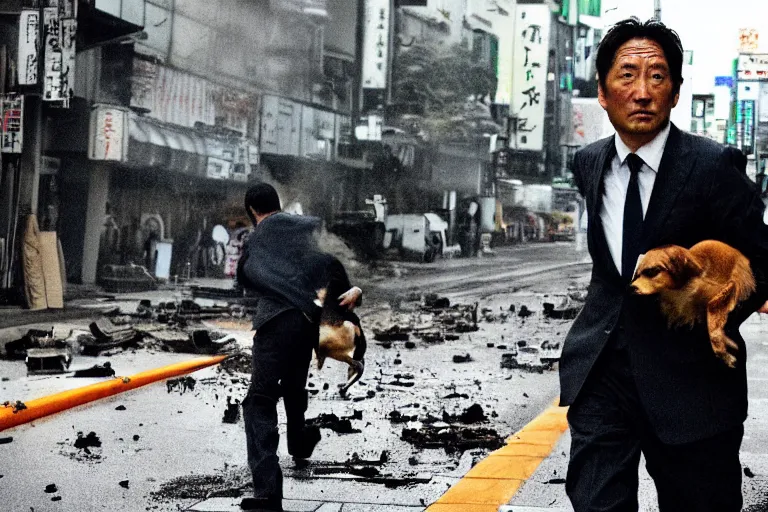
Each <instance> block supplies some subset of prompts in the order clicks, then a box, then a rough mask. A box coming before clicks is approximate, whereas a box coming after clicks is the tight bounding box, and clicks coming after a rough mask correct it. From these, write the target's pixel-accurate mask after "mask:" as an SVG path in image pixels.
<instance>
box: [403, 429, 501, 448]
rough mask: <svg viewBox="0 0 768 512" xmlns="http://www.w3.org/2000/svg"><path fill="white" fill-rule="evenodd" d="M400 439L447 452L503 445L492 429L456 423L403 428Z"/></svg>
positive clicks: (418, 446) (419, 446)
mask: <svg viewBox="0 0 768 512" xmlns="http://www.w3.org/2000/svg"><path fill="white" fill-rule="evenodd" d="M401 439H402V440H403V441H406V442H408V443H410V444H412V445H414V446H416V447H417V448H443V449H444V450H445V451H446V453H449V454H450V453H456V452H463V451H465V450H469V449H472V448H487V449H490V450H495V449H497V448H500V447H501V446H503V445H504V439H502V437H501V436H499V434H498V432H497V431H496V430H494V429H491V428H473V427H465V426H458V425H446V426H440V425H425V426H423V427H422V428H420V429H413V428H405V429H403V432H402V435H401Z"/></svg>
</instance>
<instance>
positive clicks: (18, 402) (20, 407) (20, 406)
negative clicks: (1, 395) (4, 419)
mask: <svg viewBox="0 0 768 512" xmlns="http://www.w3.org/2000/svg"><path fill="white" fill-rule="evenodd" d="M3 407H12V408H13V411H12V412H13V414H16V413H17V412H19V411H23V410H24V409H26V408H27V405H26V404H25V403H24V402H22V401H21V400H16V402H15V403H13V402H10V401H5V402H3Z"/></svg>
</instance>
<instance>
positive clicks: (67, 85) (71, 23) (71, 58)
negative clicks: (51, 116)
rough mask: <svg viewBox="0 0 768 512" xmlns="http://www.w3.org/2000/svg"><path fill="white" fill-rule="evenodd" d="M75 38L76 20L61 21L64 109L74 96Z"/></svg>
mask: <svg viewBox="0 0 768 512" xmlns="http://www.w3.org/2000/svg"><path fill="white" fill-rule="evenodd" d="M76 37H77V20H76V19H72V18H66V19H62V20H61V92H62V96H63V100H64V103H65V105H64V106H65V107H69V100H70V99H71V98H72V97H74V95H75V38H76Z"/></svg>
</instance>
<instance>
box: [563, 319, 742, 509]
mask: <svg viewBox="0 0 768 512" xmlns="http://www.w3.org/2000/svg"><path fill="white" fill-rule="evenodd" d="M608 343H609V345H608V347H606V350H605V351H604V353H603V354H602V355H601V357H600V359H599V360H598V362H597V363H596V365H595V368H594V369H593V371H592V374H591V375H590V377H589V378H588V379H587V382H586V383H585V384H584V388H583V389H582V390H581V392H580V393H579V396H578V397H577V399H576V401H575V402H574V404H573V405H572V406H571V408H570V410H569V411H568V423H569V426H570V429H571V456H570V462H569V465H568V477H567V479H566V491H567V493H568V497H569V498H570V500H571V503H572V504H573V508H574V511H575V512H598V511H599V512H636V511H637V510H638V498H637V492H638V466H639V463H640V454H641V453H642V454H643V455H644V456H645V460H646V468H647V469H648V473H649V474H650V475H651V477H652V478H653V480H654V483H655V484H656V490H657V492H658V497H659V509H660V510H661V512H683V511H685V512H739V511H740V510H741V506H742V496H741V463H740V462H739V448H740V446H741V440H742V437H743V435H744V427H743V426H739V427H738V428H735V429H733V430H730V431H727V432H723V433H721V434H719V435H717V436H715V437H712V438H708V439H703V440H700V441H696V442H693V443H688V444H681V445H666V444H663V443H662V442H661V441H659V439H658V438H657V437H656V436H655V435H654V433H653V431H652V429H651V427H650V425H649V422H648V420H647V417H646V415H645V413H644V411H643V408H642V406H641V404H640V399H639V397H638V393H637V388H636V387H635V383H634V380H633V379H632V374H631V370H630V365H629V358H628V354H627V350H626V346H625V345H624V344H623V343H622V340H621V335H620V333H619V335H618V336H614V337H612V338H611V340H610V341H609V342H608ZM670 393H674V390H670ZM660 399H663V398H661V397H660Z"/></svg>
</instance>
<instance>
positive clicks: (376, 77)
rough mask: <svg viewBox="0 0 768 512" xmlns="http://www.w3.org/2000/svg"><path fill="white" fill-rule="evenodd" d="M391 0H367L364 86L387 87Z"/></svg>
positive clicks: (366, 87)
mask: <svg viewBox="0 0 768 512" xmlns="http://www.w3.org/2000/svg"><path fill="white" fill-rule="evenodd" d="M389 2H390V0H367V1H366V2H365V26H364V38H363V88H364V89H386V87H387V67H388V66H387V63H388V62H389V60H388V59H389V18H390V9H389Z"/></svg>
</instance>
